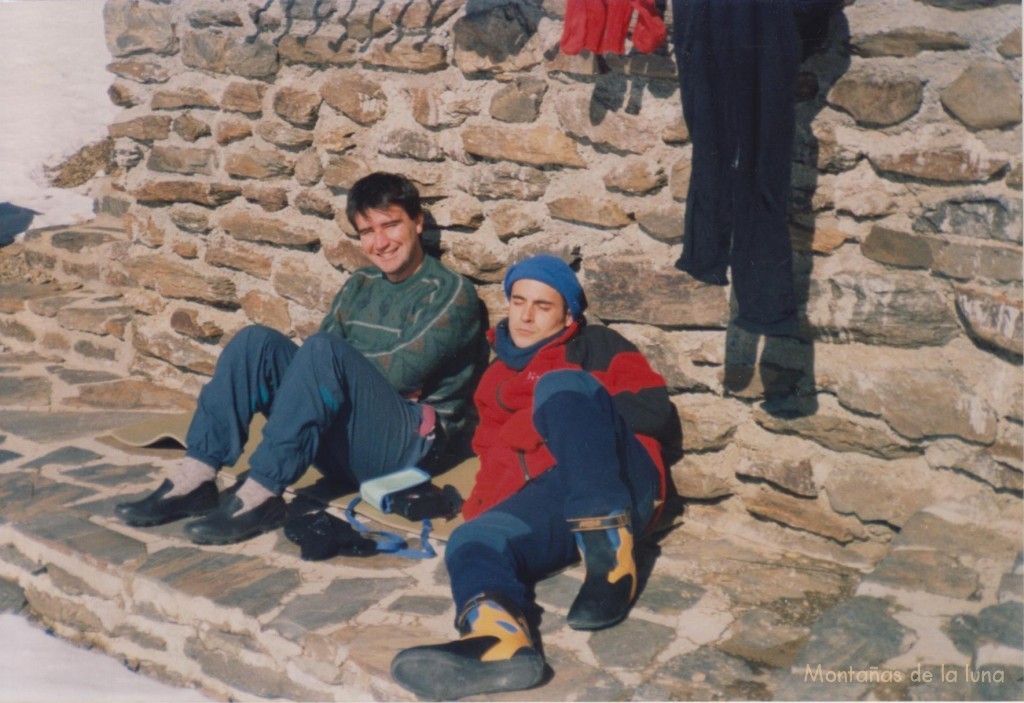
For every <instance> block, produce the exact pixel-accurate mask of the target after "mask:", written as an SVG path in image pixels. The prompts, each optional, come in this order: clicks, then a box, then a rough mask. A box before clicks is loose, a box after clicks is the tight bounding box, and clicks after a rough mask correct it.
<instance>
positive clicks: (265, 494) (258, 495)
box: [235, 479, 277, 512]
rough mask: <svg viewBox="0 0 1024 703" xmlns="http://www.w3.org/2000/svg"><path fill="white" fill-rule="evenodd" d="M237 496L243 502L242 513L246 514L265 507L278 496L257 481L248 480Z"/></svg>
mask: <svg viewBox="0 0 1024 703" xmlns="http://www.w3.org/2000/svg"><path fill="white" fill-rule="evenodd" d="M235 495H237V496H238V499H239V500H240V501H242V511H243V512H244V511H246V510H252V509H253V508H256V507H259V506H260V505H263V503H264V502H265V501H266V500H267V499H268V498H273V497H274V496H275V495H277V494H276V493H274V492H273V491H271V490H270V489H269V488H265V487H264V486H263V485H262V484H260V483H259V482H257V481H253V480H251V479H246V480H245V483H243V484H242V485H241V487H240V488H239V489H238V491H237V492H236V493H235Z"/></svg>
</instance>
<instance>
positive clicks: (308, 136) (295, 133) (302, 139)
mask: <svg viewBox="0 0 1024 703" xmlns="http://www.w3.org/2000/svg"><path fill="white" fill-rule="evenodd" d="M256 134H258V135H259V136H260V137H262V138H263V139H265V140H267V141H268V142H270V143H271V144H275V145H277V146H279V147H281V148H283V149H302V148H305V147H307V146H309V145H310V144H312V143H313V132H311V131H310V130H307V129H299V128H298V127H292V126H291V125H290V124H288V123H287V122H279V121H270V120H264V121H263V122H260V123H258V124H257V125H256Z"/></svg>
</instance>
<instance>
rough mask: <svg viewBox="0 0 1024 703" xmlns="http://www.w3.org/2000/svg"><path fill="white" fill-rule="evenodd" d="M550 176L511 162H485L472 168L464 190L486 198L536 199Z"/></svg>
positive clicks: (526, 200) (545, 187) (543, 189)
mask: <svg viewBox="0 0 1024 703" xmlns="http://www.w3.org/2000/svg"><path fill="white" fill-rule="evenodd" d="M549 182H550V178H549V177H548V175H547V174H546V173H544V171H541V170H540V169H536V168H532V167H530V166H518V165H514V164H487V165H480V166H476V167H474V168H473V175H472V177H471V178H470V181H469V183H468V184H467V185H466V189H467V191H468V192H469V193H470V194H472V195H475V196H477V197H480V198H485V199H506V198H507V199H509V200H519V201H524V202H529V201H533V200H539V199H540V198H542V197H543V196H544V193H545V192H546V191H547V187H548V183H549Z"/></svg>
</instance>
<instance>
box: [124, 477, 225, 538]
mask: <svg viewBox="0 0 1024 703" xmlns="http://www.w3.org/2000/svg"><path fill="white" fill-rule="evenodd" d="M172 488H174V484H173V483H171V481H170V479H164V482H163V483H161V484H160V487H159V488H157V489H156V490H155V491H153V492H152V493H150V494H149V495H148V496H146V497H145V498H143V499H142V500H137V501H135V502H132V503H119V504H118V505H117V506H116V507H115V508H114V514H115V515H117V517H119V518H120V519H121V521H122V522H123V523H124V524H126V525H131V526H132V527H151V526H153V525H162V524H164V523H165V522H171V521H173V520H180V519H181V518H183V517H199V516H201V515H206V514H207V513H209V512H210V511H211V510H213V509H214V508H216V507H217V484H216V483H215V482H214V481H204V482H203V483H200V484H199V485H198V486H197V487H196V488H194V489H192V490H191V491H189V492H188V493H186V494H184V495H180V496H173V497H171V498H164V496H165V495H167V494H168V493H169V492H170V490H171V489H172Z"/></svg>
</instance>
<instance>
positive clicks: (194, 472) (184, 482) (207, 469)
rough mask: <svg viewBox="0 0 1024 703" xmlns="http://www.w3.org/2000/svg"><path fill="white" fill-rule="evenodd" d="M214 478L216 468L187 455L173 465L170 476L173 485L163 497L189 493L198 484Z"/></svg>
mask: <svg viewBox="0 0 1024 703" xmlns="http://www.w3.org/2000/svg"><path fill="white" fill-rule="evenodd" d="M215 478H217V470H216V469H214V468H213V467H212V466H209V465H208V464H204V463H203V462H201V461H199V460H198V459H193V458H192V457H190V456H187V457H185V458H184V459H182V460H181V461H179V462H178V465H177V466H176V467H175V469H174V472H173V473H172V475H171V477H170V479H171V483H173V484H174V486H173V487H172V488H171V490H170V492H169V493H168V494H167V495H166V496H165V497H166V498H170V497H172V496H179V495H184V494H186V493H190V492H192V491H194V490H195V489H196V488H198V487H199V486H200V484H202V483H205V482H207V481H212V480H213V479H215Z"/></svg>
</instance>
